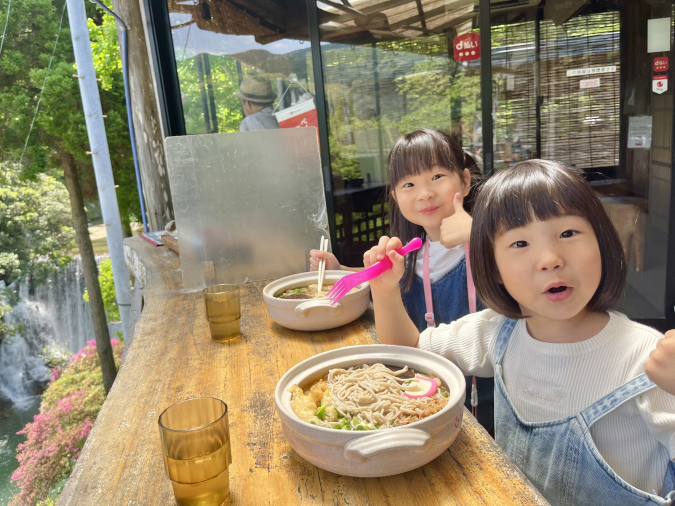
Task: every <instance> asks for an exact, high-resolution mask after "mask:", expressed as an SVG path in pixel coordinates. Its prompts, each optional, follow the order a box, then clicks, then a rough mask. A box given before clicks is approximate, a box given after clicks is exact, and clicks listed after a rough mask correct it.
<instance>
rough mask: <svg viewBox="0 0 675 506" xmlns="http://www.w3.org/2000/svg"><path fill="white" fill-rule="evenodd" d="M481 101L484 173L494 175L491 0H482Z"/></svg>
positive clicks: (480, 15) (480, 7) (480, 19)
mask: <svg viewBox="0 0 675 506" xmlns="http://www.w3.org/2000/svg"><path fill="white" fill-rule="evenodd" d="M479 9H480V12H479V21H480V91H481V93H480V100H481V104H480V107H481V111H482V116H483V118H482V120H483V121H482V123H483V172H484V173H485V175H486V176H490V175H492V171H493V170H494V158H493V156H494V153H493V146H492V132H493V131H492V128H493V125H492V37H491V34H490V0H480V6H479Z"/></svg>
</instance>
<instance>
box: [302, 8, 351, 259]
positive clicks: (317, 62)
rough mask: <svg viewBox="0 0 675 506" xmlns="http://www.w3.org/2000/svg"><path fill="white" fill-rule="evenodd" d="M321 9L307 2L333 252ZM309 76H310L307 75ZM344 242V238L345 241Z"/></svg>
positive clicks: (335, 231)
mask: <svg viewBox="0 0 675 506" xmlns="http://www.w3.org/2000/svg"><path fill="white" fill-rule="evenodd" d="M318 11H319V9H318V7H317V6H316V1H315V0H310V1H309V2H307V22H308V25H309V41H310V43H311V46H312V48H311V50H312V70H313V71H314V92H315V95H316V114H317V117H318V120H319V140H320V146H319V149H320V153H321V167H322V168H323V184H324V190H325V192H326V211H327V212H328V227H329V229H330V244H331V249H332V251H333V253H335V250H336V249H337V246H338V241H337V227H336V225H335V203H334V202H333V173H332V171H331V166H330V151H329V144H328V111H327V110H326V94H325V90H324V86H323V85H324V83H323V62H322V57H321V46H320V43H321V33H320V27H319V12H318ZM307 77H308V78H309V76H307ZM342 242H344V239H343V241H342Z"/></svg>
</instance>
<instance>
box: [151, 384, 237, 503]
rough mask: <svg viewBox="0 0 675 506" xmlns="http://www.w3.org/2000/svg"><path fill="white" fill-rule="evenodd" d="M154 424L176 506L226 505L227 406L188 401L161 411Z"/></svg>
mask: <svg viewBox="0 0 675 506" xmlns="http://www.w3.org/2000/svg"><path fill="white" fill-rule="evenodd" d="M158 422H159V434H160V439H161V441H162V453H163V454H164V466H165V467H166V472H167V474H168V475H169V479H170V480H171V485H173V493H174V496H175V497H176V503H177V504H178V506H221V505H223V504H229V500H230V480H229V474H228V466H229V465H230V464H231V463H232V454H231V451H230V429H229V425H228V421H227V404H225V403H224V402H223V401H221V400H219V399H214V398H211V397H199V398H195V399H188V400H186V401H182V402H179V403H177V404H174V405H173V406H170V407H169V408H167V409H165V410H164V412H163V413H162V414H161V415H160V416H159V420H158Z"/></svg>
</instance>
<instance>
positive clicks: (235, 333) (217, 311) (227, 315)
mask: <svg viewBox="0 0 675 506" xmlns="http://www.w3.org/2000/svg"><path fill="white" fill-rule="evenodd" d="M204 304H205V305H206V318H207V319H208V321H209V328H210V330H211V338H212V339H213V340H214V341H229V340H230V339H235V338H236V337H239V320H240V319H241V303H240V297H239V286H237V285H213V286H207V287H206V288H204Z"/></svg>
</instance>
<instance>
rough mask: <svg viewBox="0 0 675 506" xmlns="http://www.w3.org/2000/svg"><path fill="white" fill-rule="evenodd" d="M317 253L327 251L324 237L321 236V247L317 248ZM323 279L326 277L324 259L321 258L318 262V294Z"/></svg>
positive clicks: (326, 240)
mask: <svg viewBox="0 0 675 506" xmlns="http://www.w3.org/2000/svg"><path fill="white" fill-rule="evenodd" d="M319 251H328V239H326V238H325V237H324V236H321V245H320V246H319ZM324 277H326V259H325V258H322V259H321V260H319V287H318V291H319V292H320V291H321V289H322V288H323V278H324Z"/></svg>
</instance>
